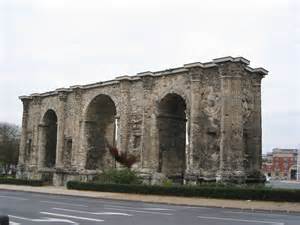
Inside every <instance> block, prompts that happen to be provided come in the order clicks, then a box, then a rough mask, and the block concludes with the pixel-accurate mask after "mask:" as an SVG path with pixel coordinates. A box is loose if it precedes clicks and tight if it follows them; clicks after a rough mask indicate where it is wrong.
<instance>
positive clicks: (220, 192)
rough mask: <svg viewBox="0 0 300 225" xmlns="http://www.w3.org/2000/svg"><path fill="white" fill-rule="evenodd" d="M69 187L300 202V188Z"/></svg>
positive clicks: (75, 184)
mask: <svg viewBox="0 0 300 225" xmlns="http://www.w3.org/2000/svg"><path fill="white" fill-rule="evenodd" d="M67 188H68V189H77V190H91V191H102V192H120V193H134V194H153V195H166V196H184V197H207V198H221V199H239V200H264V201H288V202H300V190H288V189H268V188H247V187H233V186H232V187H230V186H228V187H217V186H216V187H209V186H188V185H186V186H171V187H164V186H151V185H126V184H108V183H106V184H99V183H81V182H77V181H69V182H68V183H67Z"/></svg>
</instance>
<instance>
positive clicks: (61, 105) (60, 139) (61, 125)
mask: <svg viewBox="0 0 300 225" xmlns="http://www.w3.org/2000/svg"><path fill="white" fill-rule="evenodd" d="M58 100H59V102H58V120H57V145H56V162H55V167H56V168H63V151H64V140H65V110H66V109H65V108H66V101H67V92H66V91H64V90H59V92H58Z"/></svg>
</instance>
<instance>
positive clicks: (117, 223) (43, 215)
mask: <svg viewBox="0 0 300 225" xmlns="http://www.w3.org/2000/svg"><path fill="white" fill-rule="evenodd" d="M0 214H8V215H9V216H10V221H11V222H10V224H12V225H19V224H22V225H29V224H30V225H31V224H32V225H47V224H51V225H55V224H62V225H63V224H86V225H91V224H103V225H195V224H197V225H199V224H200V225H247V224H249V225H254V224H257V225H266V224H267V225H299V224H300V214H284V213H282V214H281V213H269V212H251V211H241V210H236V209H221V208H205V207H187V206H173V205H164V204H148V203H142V202H131V201H116V200H107V199H105V200H104V199H92V198H83V197H71V196H58V195H47V194H35V193H26V192H14V191H1V190H0Z"/></svg>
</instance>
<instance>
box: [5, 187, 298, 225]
mask: <svg viewBox="0 0 300 225" xmlns="http://www.w3.org/2000/svg"><path fill="white" fill-rule="evenodd" d="M0 190H14V191H26V192H33V193H45V194H55V195H66V196H67V195H69V196H80V197H91V198H101V199H116V200H129V201H142V202H148V203H165V204H174V205H187V206H208V207H220V208H237V209H249V210H266V211H271V212H273V211H283V212H288V213H290V212H299V213H300V203H288V202H264V201H244V200H223V199H209V198H185V197H169V196H156V195H138V194H122V193H109V192H93V191H77V190H67V189H66V188H65V187H53V186H46V187H45V186H44V187H30V186H17V185H3V184H0ZM299 224H300V223H299Z"/></svg>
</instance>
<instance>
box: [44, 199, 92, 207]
mask: <svg viewBox="0 0 300 225" xmlns="http://www.w3.org/2000/svg"><path fill="white" fill-rule="evenodd" d="M40 202H42V203H49V204H56V205H68V206H80V207H86V208H87V207H88V206H87V205H82V204H73V203H66V202H55V201H40Z"/></svg>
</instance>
